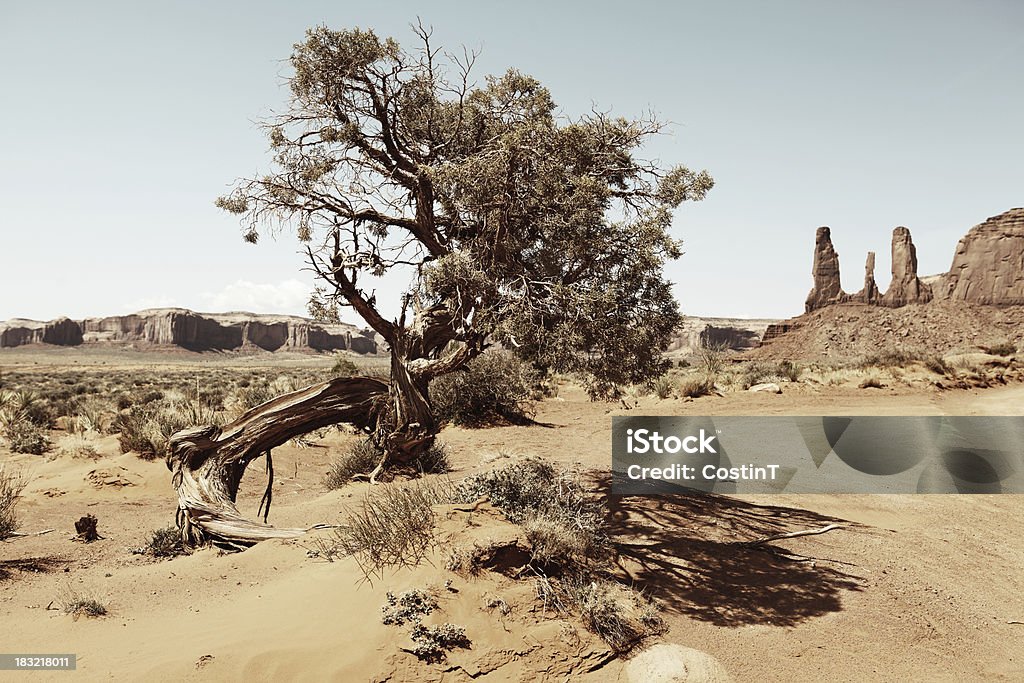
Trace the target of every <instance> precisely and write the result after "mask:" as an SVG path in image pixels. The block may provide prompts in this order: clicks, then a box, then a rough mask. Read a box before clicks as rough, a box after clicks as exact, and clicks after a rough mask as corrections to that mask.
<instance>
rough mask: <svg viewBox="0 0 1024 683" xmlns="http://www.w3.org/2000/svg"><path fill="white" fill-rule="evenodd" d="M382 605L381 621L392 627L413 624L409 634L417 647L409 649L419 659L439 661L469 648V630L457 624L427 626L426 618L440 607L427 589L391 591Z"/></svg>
mask: <svg viewBox="0 0 1024 683" xmlns="http://www.w3.org/2000/svg"><path fill="white" fill-rule="evenodd" d="M386 599H387V602H386V603H384V605H383V606H382V607H381V612H382V613H383V615H382V616H381V622H382V623H384V624H386V625H389V626H403V625H405V624H412V629H411V630H410V631H409V637H410V638H411V639H412V642H413V643H414V647H413V648H412V649H411V650H409V652H411V653H412V654H414V655H416V657H417V658H418V659H422V660H424V661H427V662H438V661H441V660H442V659H444V656H445V653H446V652H448V651H449V650H451V649H454V648H456V647H469V645H470V642H469V639H468V638H467V637H466V629H464V628H463V627H461V626H455V625H454V624H441V625H440V626H424V625H423V623H422V621H423V617H425V616H427V615H428V614H430V613H431V612H433V611H434V610H436V609H437V608H438V604H437V599H436V598H435V597H434V596H433V595H431V594H430V593H428V592H427V591H423V590H420V589H418V588H413V589H412V590H408V591H406V592H404V593H402V594H401V595H398V596H396V595H395V594H394V593H391V592H390V591H389V592H388V593H387V596H386Z"/></svg>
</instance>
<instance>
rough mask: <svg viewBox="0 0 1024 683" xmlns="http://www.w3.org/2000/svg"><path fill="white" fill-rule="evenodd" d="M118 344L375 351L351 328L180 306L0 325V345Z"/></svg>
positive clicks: (371, 341)
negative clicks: (215, 312)
mask: <svg viewBox="0 0 1024 683" xmlns="http://www.w3.org/2000/svg"><path fill="white" fill-rule="evenodd" d="M83 342H84V343H103V342H106V343H122V344H141V345H154V346H178V347H182V348H186V349H189V350H191V351H230V350H235V349H246V348H249V349H263V350H264V351H277V350H279V349H288V350H296V351H302V350H314V351H336V350H348V351H354V352H356V353H376V352H377V341H376V339H375V337H374V335H373V333H372V332H370V331H368V330H359V329H358V328H356V327H355V326H354V325H346V324H323V323H317V322H315V321H312V320H309V319H307V318H300V317H298V316H281V315H255V314H253V313H224V314H208V313H195V312H194V311H190V310H187V309H184V308H163V309H149V310H145V311H140V312H138V313H133V314H131V315H119V316H111V317H107V318H87V319H86V320H83V321H82V322H81V324H79V323H77V322H75V321H73V320H69V319H67V318H60V319H58V320H54V321H51V322H48V323H42V322H38V321H34V320H9V321H7V322H6V323H0V347H9V346H21V345H23V344H39V343H42V344H56V345H61V346H69V345H76V344H81V343H83Z"/></svg>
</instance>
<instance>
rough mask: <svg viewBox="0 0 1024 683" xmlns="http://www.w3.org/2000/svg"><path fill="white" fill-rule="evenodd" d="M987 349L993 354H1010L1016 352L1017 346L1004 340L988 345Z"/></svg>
mask: <svg viewBox="0 0 1024 683" xmlns="http://www.w3.org/2000/svg"><path fill="white" fill-rule="evenodd" d="M987 350H988V353H990V354H992V355H993V356H1012V355H1013V354H1015V353H1017V346H1016V345H1015V344H1014V343H1013V342H1009V341H1006V342H1001V343H999V344H996V345H995V346H990V347H989V348H988V349H987Z"/></svg>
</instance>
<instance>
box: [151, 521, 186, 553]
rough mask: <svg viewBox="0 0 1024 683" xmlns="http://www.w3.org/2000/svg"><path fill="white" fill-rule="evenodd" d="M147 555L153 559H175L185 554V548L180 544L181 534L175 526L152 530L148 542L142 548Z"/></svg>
mask: <svg viewBox="0 0 1024 683" xmlns="http://www.w3.org/2000/svg"><path fill="white" fill-rule="evenodd" d="M143 551H144V552H145V553H146V554H147V555H152V556H153V557H176V556H178V555H184V554H185V546H184V545H182V542H181V533H180V532H179V531H178V527H176V526H166V527H163V528H161V529H154V530H153V533H152V534H151V536H150V538H149V542H148V543H147V544H146V545H145V546H144V547H143Z"/></svg>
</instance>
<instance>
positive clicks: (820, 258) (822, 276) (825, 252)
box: [804, 226, 849, 313]
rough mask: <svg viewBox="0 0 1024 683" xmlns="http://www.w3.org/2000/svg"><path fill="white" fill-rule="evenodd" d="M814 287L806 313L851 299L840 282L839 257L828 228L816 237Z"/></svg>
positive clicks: (807, 302) (820, 231)
mask: <svg viewBox="0 0 1024 683" xmlns="http://www.w3.org/2000/svg"><path fill="white" fill-rule="evenodd" d="M811 276H812V277H813V278H814V287H813V288H812V289H811V291H810V293H809V294H808V295H807V301H806V302H805V304H804V308H805V311H806V312H807V313H810V312H811V311H813V310H815V309H817V308H821V307H823V306H828V305H831V304H838V303H842V302H844V301H846V300H847V299H849V295H847V294H846V293H845V292H843V287H842V284H841V283H840V281H839V256H838V255H837V254H836V250H835V248H834V247H833V246H832V234H831V231H830V230H829V229H828V228H827V227H824V226H823V227H820V228H818V232H817V233H816V234H815V237H814V265H813V266H812V268H811Z"/></svg>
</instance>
